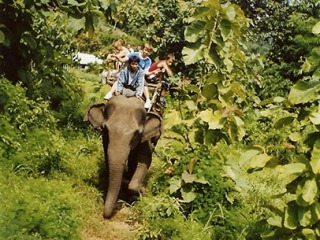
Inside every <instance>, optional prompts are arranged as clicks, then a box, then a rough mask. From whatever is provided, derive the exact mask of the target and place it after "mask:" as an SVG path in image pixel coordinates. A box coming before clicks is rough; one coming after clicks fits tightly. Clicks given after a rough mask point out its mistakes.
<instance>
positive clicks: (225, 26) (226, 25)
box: [219, 19, 231, 41]
mask: <svg viewBox="0 0 320 240" xmlns="http://www.w3.org/2000/svg"><path fill="white" fill-rule="evenodd" d="M219 28H220V30H221V36H222V38H223V40H224V41H226V40H227V38H228V37H229V35H230V33H231V22H230V21H228V20H226V19H223V20H222V21H221V22H220V25H219Z"/></svg>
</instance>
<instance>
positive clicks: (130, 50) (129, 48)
mask: <svg viewBox="0 0 320 240" xmlns="http://www.w3.org/2000/svg"><path fill="white" fill-rule="evenodd" d="M127 49H128V50H129V52H130V53H133V52H134V49H133V48H132V47H131V44H128V45H127Z"/></svg>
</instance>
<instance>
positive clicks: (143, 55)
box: [104, 43, 152, 108]
mask: <svg viewBox="0 0 320 240" xmlns="http://www.w3.org/2000/svg"><path fill="white" fill-rule="evenodd" d="M151 52H152V47H151V46H150V45H149V44H148V43H145V44H144V48H143V50H142V51H141V52H134V53H130V54H129V55H127V56H126V57H124V58H121V59H119V60H120V61H121V62H127V61H128V59H129V58H131V57H133V56H134V57H137V58H139V59H140V61H139V68H140V69H141V70H142V71H147V70H148V69H149V67H150V66H151V63H152V61H151V59H150V58H149V55H150V53H151ZM115 91H116V83H115V84H114V85H113V86H112V88H111V90H110V91H109V92H108V93H107V94H106V95H105V97H104V99H105V100H109V99H110V98H111V97H112V96H113V93H114V92H115ZM144 92H145V91H144ZM145 97H146V104H145V108H150V107H151V101H150V98H149V95H146V94H145Z"/></svg>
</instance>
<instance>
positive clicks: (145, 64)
mask: <svg viewBox="0 0 320 240" xmlns="http://www.w3.org/2000/svg"><path fill="white" fill-rule="evenodd" d="M133 56H136V57H138V58H139V59H140V62H139V67H140V68H141V69H142V70H147V69H148V68H149V67H150V66H151V63H152V61H151V59H150V58H149V57H146V58H143V57H142V56H141V53H139V52H133V53H130V54H129V55H128V56H127V57H128V59H129V58H130V57H133Z"/></svg>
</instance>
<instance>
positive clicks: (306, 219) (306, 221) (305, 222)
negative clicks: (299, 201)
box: [298, 207, 312, 227]
mask: <svg viewBox="0 0 320 240" xmlns="http://www.w3.org/2000/svg"><path fill="white" fill-rule="evenodd" d="M298 219H299V223H300V225H301V226H303V227H307V226H310V225H311V224H312V214H311V210H310V207H299V209H298Z"/></svg>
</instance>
